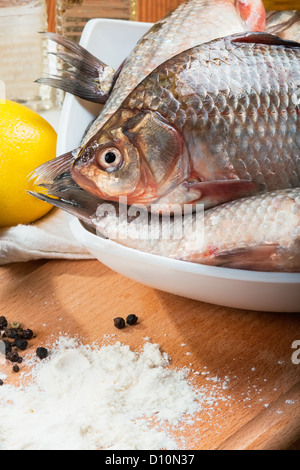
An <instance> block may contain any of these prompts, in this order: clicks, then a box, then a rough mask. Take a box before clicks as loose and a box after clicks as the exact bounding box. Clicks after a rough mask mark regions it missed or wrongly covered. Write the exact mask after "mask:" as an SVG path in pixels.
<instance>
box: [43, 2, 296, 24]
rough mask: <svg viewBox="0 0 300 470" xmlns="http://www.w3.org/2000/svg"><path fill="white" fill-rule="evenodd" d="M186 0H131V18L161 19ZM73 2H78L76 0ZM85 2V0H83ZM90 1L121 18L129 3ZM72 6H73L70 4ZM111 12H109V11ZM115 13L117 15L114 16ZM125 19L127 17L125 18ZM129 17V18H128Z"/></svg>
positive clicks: (51, 10) (272, 5) (274, 6)
mask: <svg viewBox="0 0 300 470" xmlns="http://www.w3.org/2000/svg"><path fill="white" fill-rule="evenodd" d="M56 1H58V2H60V1H61V0H47V8H48V22H49V30H50V31H53V32H54V31H55V28H56V25H55V17H56ZM184 1H185V0H133V1H130V0H129V3H130V12H129V15H130V19H133V20H138V21H146V22H155V21H158V20H159V19H161V18H162V17H163V16H164V15H165V14H166V13H168V12H169V11H171V10H173V9H174V8H176V6H177V5H179V4H180V3H183V2H184ZM65 3H69V4H72V0H65ZM73 3H78V2H77V1H74V2H73ZM83 3H84V0H83ZM88 3H94V4H96V3H98V5H99V4H102V5H99V10H101V8H102V10H103V12H104V14H103V16H104V17H109V18H116V17H117V18H120V17H121V16H122V15H121V13H123V16H124V13H125V15H126V12H124V11H123V12H122V11H121V8H120V4H122V3H124V4H125V7H127V5H126V4H128V0H124V1H123V2H122V0H121V1H120V0H94V2H93V1H89V2H88ZM264 4H265V6H266V9H267V10H269V11H271V10H299V9H300V0H264ZM70 8H71V6H70ZM108 11H109V12H110V13H109V14H108V13H107V12H108ZM114 15H115V16H114ZM124 19H125V18H124ZM127 19H129V18H127Z"/></svg>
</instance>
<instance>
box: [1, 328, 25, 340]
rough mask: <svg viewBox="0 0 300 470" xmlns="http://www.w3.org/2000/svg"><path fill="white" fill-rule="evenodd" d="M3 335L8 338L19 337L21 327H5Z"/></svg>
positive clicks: (21, 331)
mask: <svg viewBox="0 0 300 470" xmlns="http://www.w3.org/2000/svg"><path fill="white" fill-rule="evenodd" d="M4 332H5V336H6V337H7V338H10V339H19V338H21V336H22V333H23V330H22V328H5V329H4Z"/></svg>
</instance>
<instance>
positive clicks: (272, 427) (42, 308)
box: [0, 261, 300, 450]
mask: <svg viewBox="0 0 300 470" xmlns="http://www.w3.org/2000/svg"><path fill="white" fill-rule="evenodd" d="M0 281H1V290H0V305H1V312H0V314H1V315H6V316H7V317H8V318H9V319H10V320H19V321H22V322H24V324H25V325H26V326H27V327H29V328H32V329H33V330H34V331H35V332H36V333H37V335H38V337H37V338H36V339H35V340H33V342H32V346H31V347H32V348H36V347H38V346H40V345H41V344H51V342H52V341H53V336H52V335H54V337H56V336H57V335H59V334H60V333H61V332H65V333H68V334H70V335H74V334H76V335H79V336H80V338H81V339H82V340H83V341H84V342H92V341H94V340H99V341H101V339H102V338H103V335H106V334H108V335H111V334H116V339H118V340H120V341H122V342H123V343H125V344H128V345H130V346H131V347H132V348H138V347H141V345H142V344H144V338H145V337H150V338H151V340H152V341H153V342H158V343H159V344H160V345H161V348H162V350H164V351H166V352H167V353H168V354H169V355H170V356H171V359H172V367H183V366H189V367H191V368H192V369H194V370H196V371H199V372H200V374H199V375H193V377H195V381H196V382H195V383H196V386H197V387H201V386H205V387H209V386H211V387H212V388H213V387H216V386H217V387H218V386H219V385H218V384H217V385H216V381H215V379H214V378H215V377H218V378H219V379H220V384H221V385H220V386H219V387H220V393H221V395H222V396H223V399H224V401H222V400H220V401H219V402H218V404H215V405H214V407H213V411H212V410H209V412H208V411H207V410H205V409H204V410H203V412H202V413H200V414H199V418H200V421H195V424H194V425H193V426H190V427H188V428H187V430H186V431H185V438H186V442H187V445H188V447H189V449H252V450H254V449H264V450H266V449H290V448H298V449H300V445H299V443H300V441H299V442H298V443H297V441H298V440H300V406H299V399H300V364H299V365H296V364H293V363H292V353H293V352H294V351H293V349H292V343H293V342H294V341H295V340H300V315H299V314H277V313H276V314H272V313H261V312H249V311H248V312H247V311H242V310H234V309H230V308H223V307H218V306H214V305H208V304H204V303H200V302H196V301H192V300H188V299H184V298H181V297H176V296H173V295H170V294H166V293H163V292H159V291H156V290H154V289H151V288H149V287H146V286H143V285H140V284H137V283H135V282H133V281H131V280H128V279H126V278H124V277H122V276H120V275H119V274H116V273H114V272H113V271H111V270H110V269H108V268H106V267H105V266H104V265H102V264H101V263H99V262H97V261H74V262H72V261H38V262H30V263H26V264H15V265H10V266H8V267H2V268H0ZM130 313H134V314H136V315H137V316H138V317H139V323H138V324H137V325H136V326H135V327H131V328H125V329H124V330H116V328H115V327H114V325H113V318H114V317H116V316H123V317H124V316H127V315H128V314H130ZM183 345H185V346H183ZM299 357H300V355H299ZM207 372H209V373H208V374H207V375H203V374H202V373H204V374H206V373H207ZM14 379H15V376H14V378H13V377H10V378H9V380H10V381H13V380H14ZM224 383H226V387H227V388H226V387H225V388H224V390H223V385H222V384H224Z"/></svg>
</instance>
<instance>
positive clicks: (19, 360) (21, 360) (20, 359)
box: [18, 356, 23, 364]
mask: <svg viewBox="0 0 300 470" xmlns="http://www.w3.org/2000/svg"><path fill="white" fill-rule="evenodd" d="M22 362H23V357H21V356H20V357H19V359H18V364H22Z"/></svg>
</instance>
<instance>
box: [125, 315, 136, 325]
mask: <svg viewBox="0 0 300 470" xmlns="http://www.w3.org/2000/svg"><path fill="white" fill-rule="evenodd" d="M126 321H127V324H128V325H130V326H132V325H136V323H137V321H138V317H137V316H136V315H128V317H127V318H126Z"/></svg>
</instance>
